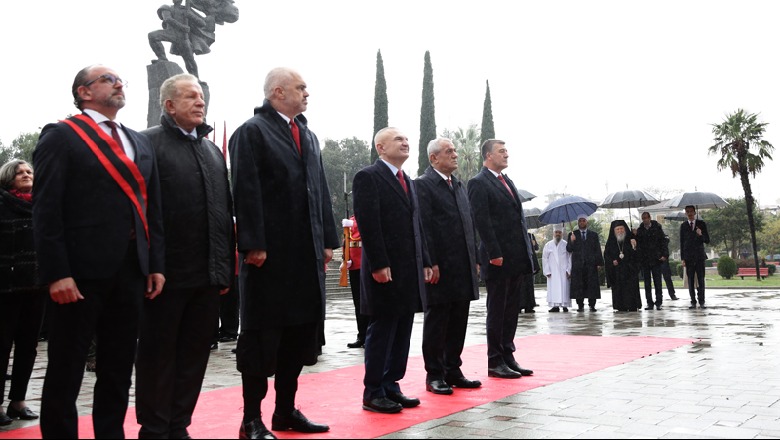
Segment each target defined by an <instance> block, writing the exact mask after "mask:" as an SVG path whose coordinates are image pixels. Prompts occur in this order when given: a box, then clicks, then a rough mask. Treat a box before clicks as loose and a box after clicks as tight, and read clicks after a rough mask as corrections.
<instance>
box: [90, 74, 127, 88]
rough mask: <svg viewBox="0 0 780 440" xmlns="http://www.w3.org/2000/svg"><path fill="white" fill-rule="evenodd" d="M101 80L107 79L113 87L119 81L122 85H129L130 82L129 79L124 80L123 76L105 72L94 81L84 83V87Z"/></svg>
mask: <svg viewBox="0 0 780 440" xmlns="http://www.w3.org/2000/svg"><path fill="white" fill-rule="evenodd" d="M100 80H105V81H106V82H107V83H109V84H111V86H112V87H113V86H115V85H116V83H118V82H119V83H122V87H127V84H128V83H127V81H125V80H123V79H122V78H120V77H118V76H116V75H112V74H110V73H104V74H102V75H100V76H98V77H97V78H95V79H93V80H92V81H89V82H87V83H86V84H84V87H89V86H91V85H92V84H94V83H96V82H97V81H100Z"/></svg>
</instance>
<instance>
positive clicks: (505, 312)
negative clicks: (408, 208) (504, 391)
mask: <svg viewBox="0 0 780 440" xmlns="http://www.w3.org/2000/svg"><path fill="white" fill-rule="evenodd" d="M482 158H483V160H484V162H483V165H484V167H483V168H482V171H480V172H479V174H477V175H476V176H475V177H474V178H473V179H471V180H470V181H469V185H468V192H469V201H470V202H471V210H472V212H473V213H474V220H475V223H476V226H477V232H478V233H479V236H480V239H481V243H480V246H479V253H480V258H479V260H480V264H481V269H482V277H483V279H484V280H485V283H486V285H487V342H488V376H490V377H498V378H503V379H519V378H520V377H522V376H530V375H531V374H533V371H532V370H528V369H525V368H522V367H521V366H520V365H518V363H517V361H516V360H515V358H514V352H515V344H514V339H515V334H516V333H517V317H518V314H519V313H520V298H521V295H522V286H523V283H525V282H526V279H527V278H528V277H530V276H532V273H533V269H534V266H533V255H532V250H531V243H530V240H529V239H528V230H527V228H526V226H525V215H524V214H523V204H522V203H521V202H520V198H519V197H518V196H517V188H515V185H514V183H512V181H511V180H510V179H509V178H508V177H506V176H505V175H503V174H502V171H503V170H505V169H506V168H507V167H508V166H509V165H508V160H509V153H508V151H507V148H506V143H505V142H504V141H500V140H496V139H489V140H487V141H485V142H484V143H483V144H482Z"/></svg>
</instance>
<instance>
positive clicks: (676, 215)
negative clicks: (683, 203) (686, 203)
mask: <svg viewBox="0 0 780 440" xmlns="http://www.w3.org/2000/svg"><path fill="white" fill-rule="evenodd" d="M664 218H665V219H666V220H669V221H673V222H675V221H683V220H688V216H687V215H685V211H677V212H673V213H671V214H668V215H665V216H664Z"/></svg>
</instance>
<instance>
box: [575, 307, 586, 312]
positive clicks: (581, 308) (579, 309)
mask: <svg viewBox="0 0 780 440" xmlns="http://www.w3.org/2000/svg"><path fill="white" fill-rule="evenodd" d="M577 311H578V312H584V311H585V307H578V308H577Z"/></svg>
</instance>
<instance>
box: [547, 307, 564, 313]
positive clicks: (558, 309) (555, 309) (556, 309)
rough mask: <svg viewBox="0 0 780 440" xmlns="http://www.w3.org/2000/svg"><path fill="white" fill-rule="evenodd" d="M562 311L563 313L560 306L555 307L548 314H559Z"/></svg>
mask: <svg viewBox="0 0 780 440" xmlns="http://www.w3.org/2000/svg"><path fill="white" fill-rule="evenodd" d="M560 311H561V309H560V308H558V306H555V307H553V308H551V309H550V310H548V312H550V313H558V312H560Z"/></svg>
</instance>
